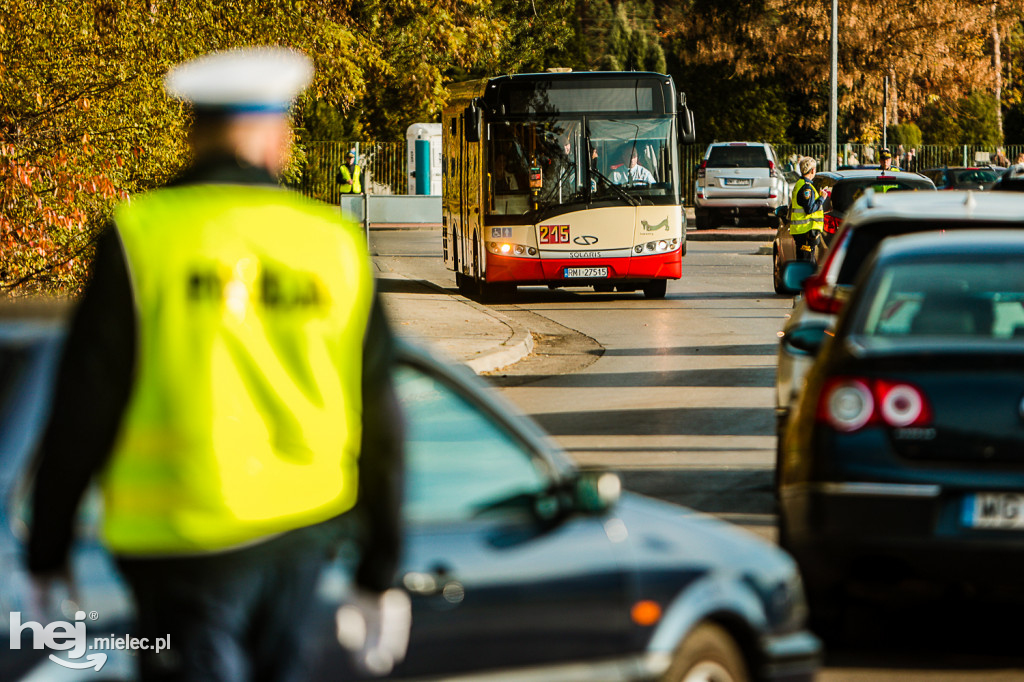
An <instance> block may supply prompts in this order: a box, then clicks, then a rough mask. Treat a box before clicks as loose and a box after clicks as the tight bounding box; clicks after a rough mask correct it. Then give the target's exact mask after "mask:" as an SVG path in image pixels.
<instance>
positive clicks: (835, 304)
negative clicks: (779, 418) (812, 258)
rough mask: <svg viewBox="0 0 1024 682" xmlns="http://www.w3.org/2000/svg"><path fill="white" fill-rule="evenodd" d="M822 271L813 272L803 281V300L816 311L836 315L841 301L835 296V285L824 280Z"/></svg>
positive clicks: (840, 307) (841, 306)
mask: <svg viewBox="0 0 1024 682" xmlns="http://www.w3.org/2000/svg"><path fill="white" fill-rule="evenodd" d="M824 272H825V271H824V270H823V271H821V272H818V273H815V274H814V275H811V276H810V277H808V278H807V281H805V282H804V300H806V301H807V307H808V308H810V309H811V310H813V311H814V312H816V313H828V314H830V315H836V314H838V313H839V311H840V310H842V309H843V303H842V301H840V300H839V299H838V298H837V297H836V295H835V287H833V286H832V285H831V284H829V283H828V281H826V280H825V275H824Z"/></svg>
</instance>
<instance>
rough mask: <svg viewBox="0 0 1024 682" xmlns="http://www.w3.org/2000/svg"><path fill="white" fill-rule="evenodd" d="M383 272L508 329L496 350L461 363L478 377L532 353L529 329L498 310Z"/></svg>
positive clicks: (427, 283)
mask: <svg viewBox="0 0 1024 682" xmlns="http://www.w3.org/2000/svg"><path fill="white" fill-rule="evenodd" d="M374 267H377V268H381V264H380V263H378V262H377V261H376V260H375V261H374ZM384 268H386V272H388V274H391V275H397V276H398V277H401V278H402V279H406V280H409V281H410V282H416V283H418V284H422V285H423V286H425V287H427V288H428V289H433V290H434V291H437V292H438V293H440V294H444V295H445V296H448V297H449V298H450V299H452V300H453V301H457V302H459V303H461V304H463V305H466V306H469V307H470V308H474V309H476V310H477V311H478V312H480V313H483V314H484V315H488V316H490V317H491V318H493V319H495V320H497V321H498V322H500V323H501V324H503V325H505V326H506V327H508V328H509V330H511V332H512V333H511V335H510V336H509V337H508V338H507V339H506V340H505V341H503V342H502V343H501V344H500V345H499V346H498V347H497V348H495V349H491V350H485V351H481V352H479V353H477V354H476V356H475V357H471V358H469V359H468V360H463V361H462V362H463V364H465V365H466V366H468V367H469V368H470V369H472V370H473V371H474V372H476V373H477V374H484V373H486V372H493V371H495V370H498V369H501V368H503V367H508V366H510V365H514V364H515V363H517V362H519V361H520V360H522V359H523V358H525V357H526V356H527V355H529V354H530V353H532V352H533V334H532V333H530V330H529V329H527V328H526V327H524V326H523V325H521V324H519V323H518V322H516V321H515V320H513V319H512V318H510V317H507V316H505V315H503V314H502V313H500V312H498V311H497V310H492V309H491V308H488V307H487V306H483V305H480V304H479V303H477V302H476V301H473V300H471V299H468V298H466V297H465V296H462V295H461V294H453V293H452V292H451V291H450V290H449V289H447V288H446V287H443V286H441V285H440V284H437V283H435V282H431V281H430V280H428V279H414V278H412V277H407V276H406V275H403V274H402V273H400V272H396V271H394V270H392V269H391V268H388V267H387V266H384Z"/></svg>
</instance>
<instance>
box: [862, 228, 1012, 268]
mask: <svg viewBox="0 0 1024 682" xmlns="http://www.w3.org/2000/svg"><path fill="white" fill-rule="evenodd" d="M1004 254H1014V255H1018V256H1024V223H1022V229H1020V230H948V231H947V230H936V231H930V232H914V233H912V234H905V235H897V236H893V237H889V238H888V239H884V240H882V242H881V244H880V245H879V247H878V262H879V263H881V262H883V261H893V260H905V259H906V260H917V259H930V258H935V259H945V258H948V257H950V256H956V257H961V256H997V255H1004Z"/></svg>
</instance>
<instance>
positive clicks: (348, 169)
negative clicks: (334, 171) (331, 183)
mask: <svg viewBox="0 0 1024 682" xmlns="http://www.w3.org/2000/svg"><path fill="white" fill-rule="evenodd" d="M361 174H362V169H361V168H360V167H359V164H358V163H356V153H355V152H352V151H350V152H349V153H348V154H346V155H345V165H343V166H342V167H341V170H340V171H338V178H337V180H338V190H339V191H340V192H341V193H342V194H362V192H363V186H362V184H360V180H361V178H360V176H361Z"/></svg>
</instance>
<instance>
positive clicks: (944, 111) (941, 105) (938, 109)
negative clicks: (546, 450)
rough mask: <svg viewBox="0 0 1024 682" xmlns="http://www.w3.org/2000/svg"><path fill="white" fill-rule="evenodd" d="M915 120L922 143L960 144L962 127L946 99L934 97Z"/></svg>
mask: <svg viewBox="0 0 1024 682" xmlns="http://www.w3.org/2000/svg"><path fill="white" fill-rule="evenodd" d="M917 121H918V124H919V125H920V127H921V140H922V142H923V143H924V144H934V145H943V146H953V145H956V144H960V139H961V137H962V136H963V129H962V128H961V127H960V123H959V122H958V121H957V115H956V110H955V108H954V107H952V106H950V105H949V104H948V103H947V102H946V101H944V100H942V99H939V98H937V97H936V98H935V99H934V100H933V101H932V102H930V103H928V104H927V105H925V107H924V108H923V109H922V110H921V113H920V115H919V116H918V119H917Z"/></svg>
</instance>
